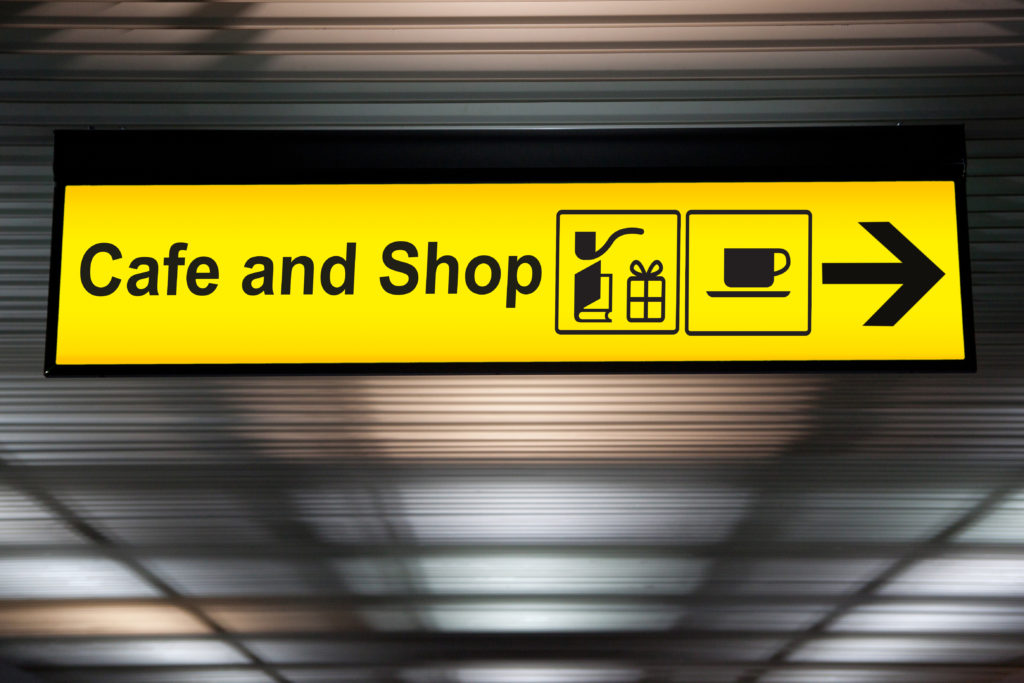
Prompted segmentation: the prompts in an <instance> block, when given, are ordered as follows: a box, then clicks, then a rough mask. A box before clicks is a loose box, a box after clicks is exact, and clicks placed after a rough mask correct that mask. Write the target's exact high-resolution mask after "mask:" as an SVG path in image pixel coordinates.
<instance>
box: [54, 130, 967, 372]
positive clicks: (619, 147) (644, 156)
mask: <svg viewBox="0 0 1024 683" xmlns="http://www.w3.org/2000/svg"><path fill="white" fill-rule="evenodd" d="M54 137H55V149H54V181H55V190H54V208H53V233H52V234H53V236H52V243H51V262H50V282H49V300H48V309H47V329H46V348H45V358H44V374H45V375H46V376H47V377H77V376H87V377H97V376H148V375H266V374H288V375H303V374H338V375H347V374H360V375H367V374H372V375H384V374H387V375H395V374H541V373H543V374H552V373H557V374H566V373H573V374H578V373H705V372H793V371H799V372H807V371H816V372H850V371H854V372H974V371H975V370H976V368H977V358H976V346H975V339H974V317H973V308H972V295H971V268H970V242H969V237H968V229H967V205H966V167H967V154H966V143H965V136H964V128H963V126H958V125H939V126H898V125H892V126H884V127H880V126H859V127H823V128H774V129H771V128H746V129H703V130H697V129H633V130H622V129H609V130H590V129H567V130H535V129H525V130H472V131H470V130H360V131H356V130H344V131H263V130H258V131H253V130H102V131H94V130H88V131H86V130H59V131H56V132H55V135H54ZM886 180H890V181H898V180H945V181H953V182H954V183H955V195H956V214H957V240H958V249H959V256H960V264H959V266H960V286H961V311H962V315H963V330H964V352H965V357H964V358H963V359H960V360H867V361H866V360H826V361H771V360H768V361H656V362H648V361H644V362H640V361H637V362H620V361H610V362H589V361H586V362H584V361H580V362H576V361H567V362H536V363H529V362H485V363H473V362H456V363H314V364H299V363H295V364H292V363H266V364H249V363H246V364H144V365H143V364H130V365H113V364H111V365H59V364H58V363H57V362H56V351H57V349H56V344H57V321H58V313H59V307H60V301H59V279H60V264H61V245H62V243H63V240H62V236H63V214H64V191H65V188H66V187H67V186H68V185H155V184H166V185H174V184H189V185H203V184H211V185H212V184H218V185H219V184H235V185H237V184H346V183H359V184H368V183H374V184H387V183H427V184H429V183H525V182H529V183H544V182H550V183H566V182H575V183H578V182H787V181H788V182H797V181H804V182H813V181H886Z"/></svg>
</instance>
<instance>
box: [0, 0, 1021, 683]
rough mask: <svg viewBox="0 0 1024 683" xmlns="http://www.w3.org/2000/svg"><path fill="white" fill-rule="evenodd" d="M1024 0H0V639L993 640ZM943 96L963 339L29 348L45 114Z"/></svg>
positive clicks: (916, 113)
mask: <svg viewBox="0 0 1024 683" xmlns="http://www.w3.org/2000/svg"><path fill="white" fill-rule="evenodd" d="M1022 27H1024V3H1022V2H1019V1H1017V0H977V1H972V2H966V1H963V2H952V1H949V0H938V1H936V0H930V1H925V0H887V1H886V2H876V1H867V2H860V3H857V4H856V6H850V7H841V8H840V7H838V6H837V7H835V8H832V7H830V6H828V5H824V4H822V3H817V2H785V3H783V2H777V3H765V2H753V1H752V0H748V1H745V2H741V1H738V0H732V1H728V2H726V1H720V2H711V1H705V0H690V1H674V0H673V1H669V0H641V1H638V2H623V1H620V0H606V1H597V2H541V1H531V2H490V1H477V2H428V1H407V2H218V3H200V2H160V3H154V2H114V3H112V2H5V3H3V4H2V5H0V246H2V248H0V405H2V408H0V660H3V661H4V662H6V663H7V665H8V667H9V668H7V669H6V670H5V669H3V666H2V665H0V677H5V678H4V680H7V679H10V680H15V679H14V676H15V669H14V668H11V667H16V668H17V670H18V671H20V672H21V675H25V676H27V677H28V680H42V681H59V682H67V683H71V682H76V683H85V682H89V683H92V682H99V681H103V682H113V683H129V682H130V683H149V682H157V681H159V682H170V681H196V682H212V683H255V682H259V683H265V682H267V681H278V682H281V681H290V682H292V683H306V682H320V681H324V682H326V681H350V680H351V681H357V680H358V681H408V682H411V683H418V682H448V683H451V682H456V681H457V682H461V683H499V682H500V683H547V682H551V683H563V682H565V683H575V682H583V681H587V682H603V681H692V682H696V683H716V682H717V681H723V682H726V681H728V682H736V683H752V682H754V681H758V682H759V683H798V682H806V683H811V682H813V683H821V682H823V681H834V682H841V683H854V682H857V683H861V682H864V683H868V682H870V683H896V682H908V681H915V682H917V681H920V682H927V683H943V682H947V681H964V682H972V683H975V682H983V681H1001V682H1004V683H1008V682H1010V681H1014V680H1021V677H1022V676H1024V637H1022V636H1024V532H1022V531H1021V529H1022V528H1024V459H1022V458H1024V456H1022V446H1024V422H1022V420H1021V416H1022V414H1024V370H1022V367H1021V360H1022V358H1021V350H1022V348H1024V347H1022V344H1021V334H1022V332H1024V308H1022V306H1021V304H1020V300H1021V296H1022V294H1024V276H1022V272H1024V268H1022V266H1024V239H1022V227H1024V225H1022V218H1024V192H1022V190H1024V96H1022V95H1021V93H1022V92H1024V88H1022V86H1024V50H1022ZM899 121H902V122H905V123H914V122H963V123H965V124H966V128H967V134H968V154H969V169H968V174H969V178H968V195H969V197H968V209H969V212H970V215H969V223H970V232H971V242H972V243H971V249H972V264H973V270H974V291H975V307H976V316H977V327H978V357H979V366H980V370H979V373H978V374H977V375H968V376H932V375H884V376H874V375H871V376H865V375H843V376H835V375H798V376H792V375H760V376H679V377H672V376H649V377H644V376H613V377H589V376H583V377H500V378H496V377H448V378H436V377H422V378H373V377H365V378H334V377H321V378H273V379H265V378H264V379H243V378H230V379H227V378H225V379H211V378H207V379H160V380H146V379H133V380H117V381H113V380H89V381H78V380H75V381H44V380H43V379H42V377H41V367H42V332H43V326H44V315H45V296H46V277H47V268H48V252H49V225H50V218H51V216H50V212H51V206H50V201H51V194H52V174H51V169H50V161H51V154H52V151H51V140H52V130H53V128H55V127H69V126H70V127H82V126H88V125H92V126H97V127H119V126H125V127H223V128H230V127H239V126H245V127H274V128H281V127H302V128H307V127H330V128H336V127H353V126H359V127H370V126H417V127H431V126H460V127H479V126H565V125H573V126H575V125H583V126H689V125H698V124H699V125H745V126H746V125H765V124H772V125H805V124H811V123H818V124H822V123H824V124H831V123H844V124H851V123H853V124H856V123H892V122H899Z"/></svg>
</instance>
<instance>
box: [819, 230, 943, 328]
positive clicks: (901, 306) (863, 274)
mask: <svg viewBox="0 0 1024 683" xmlns="http://www.w3.org/2000/svg"><path fill="white" fill-rule="evenodd" d="M861 225H862V226H864V229H865V230H867V231H868V232H870V233H871V236H872V237H874V238H875V239H876V240H878V241H879V242H881V243H882V246H884V247H885V248H886V249H888V250H889V251H891V252H892V255H893V256H895V257H896V258H897V259H899V261H898V262H897V263H823V264H822V266H821V279H822V282H823V283H824V284H826V285H902V286H901V287H900V288H899V289H897V290H896V292H895V293H894V294H893V295H892V296H891V297H889V300H888V301H886V302H885V303H884V304H882V307H881V308H879V309H878V310H877V311H875V314H874V315H873V316H871V317H870V318H868V321H867V322H866V323H864V324H865V325H876V326H887V327H888V326H892V325H895V324H896V323H898V322H899V321H900V318H902V317H903V316H904V315H906V314H907V311H909V310H910V309H911V308H913V307H914V304H916V303H917V302H918V301H920V300H921V297H923V296H924V295H925V294H927V293H928V290H929V289H931V288H932V287H934V286H935V283H936V282H938V281H939V280H941V279H942V276H943V275H945V273H943V272H942V271H941V270H939V267H938V266H936V265H935V264H934V263H932V261H931V259H929V258H928V257H927V256H925V255H924V254H922V253H921V250H920V249H918V248H917V247H915V246H914V245H913V244H912V243H911V242H910V240H908V239H907V238H906V237H904V236H903V233H901V232H900V231H899V230H897V229H896V228H895V226H893V224H892V223H889V222H887V221H885V222H881V223H861Z"/></svg>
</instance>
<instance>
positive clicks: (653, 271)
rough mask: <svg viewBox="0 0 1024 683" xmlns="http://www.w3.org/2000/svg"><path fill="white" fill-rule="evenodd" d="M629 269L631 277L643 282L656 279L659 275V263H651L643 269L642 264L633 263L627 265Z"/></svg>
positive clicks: (656, 261)
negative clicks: (633, 276) (631, 273)
mask: <svg viewBox="0 0 1024 683" xmlns="http://www.w3.org/2000/svg"><path fill="white" fill-rule="evenodd" d="M629 269H630V270H631V271H632V272H633V275H635V276H637V277H638V278H641V279H644V280H651V279H653V278H656V277H658V275H660V274H661V261H658V260H654V261H651V266H650V267H649V268H647V269H646V270H645V269H644V264H642V263H640V262H639V261H633V262H632V263H630V264H629Z"/></svg>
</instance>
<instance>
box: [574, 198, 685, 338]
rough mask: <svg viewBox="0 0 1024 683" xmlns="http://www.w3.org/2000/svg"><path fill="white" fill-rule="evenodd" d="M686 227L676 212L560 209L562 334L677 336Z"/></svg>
mask: <svg viewBox="0 0 1024 683" xmlns="http://www.w3.org/2000/svg"><path fill="white" fill-rule="evenodd" d="M680 223H681V215H680V213H679V212H678V211H570V210H566V211H560V212H559V213H558V216H557V226H556V271H557V282H556V315H555V329H556V331H557V332H559V333H560V334H672V333H674V332H677V331H678V330H679V246H680V245H679V242H680Z"/></svg>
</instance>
